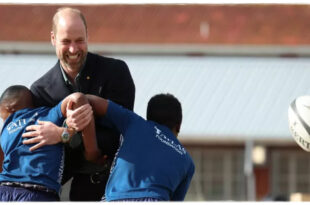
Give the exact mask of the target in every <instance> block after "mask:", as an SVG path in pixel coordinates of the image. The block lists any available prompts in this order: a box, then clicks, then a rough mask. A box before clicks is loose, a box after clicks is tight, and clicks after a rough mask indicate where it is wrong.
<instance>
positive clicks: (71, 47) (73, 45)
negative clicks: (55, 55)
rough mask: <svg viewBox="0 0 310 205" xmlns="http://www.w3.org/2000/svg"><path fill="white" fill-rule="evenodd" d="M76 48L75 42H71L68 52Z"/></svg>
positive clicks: (72, 51) (73, 51) (74, 50)
mask: <svg viewBox="0 0 310 205" xmlns="http://www.w3.org/2000/svg"><path fill="white" fill-rule="evenodd" d="M77 50H78V49H77V45H76V44H75V43H71V44H70V47H69V51H70V53H75V52H76V51H77Z"/></svg>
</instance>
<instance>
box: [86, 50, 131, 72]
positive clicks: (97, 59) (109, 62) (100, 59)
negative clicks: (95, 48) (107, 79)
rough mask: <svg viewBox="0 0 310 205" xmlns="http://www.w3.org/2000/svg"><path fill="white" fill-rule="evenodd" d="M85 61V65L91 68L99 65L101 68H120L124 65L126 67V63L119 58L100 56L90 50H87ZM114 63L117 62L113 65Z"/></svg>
mask: <svg viewBox="0 0 310 205" xmlns="http://www.w3.org/2000/svg"><path fill="white" fill-rule="evenodd" d="M86 63H87V66H90V67H91V68H93V69H97V68H99V67H100V68H101V69H107V70H109V69H112V68H122V67H124V66H125V67H127V65H126V63H125V62H124V61H122V60H120V59H116V58H111V57H106V56H101V55H98V54H94V53H91V52H88V55H87V61H86ZM98 64H100V66H97V65H98ZM115 64H117V66H114V65H115Z"/></svg>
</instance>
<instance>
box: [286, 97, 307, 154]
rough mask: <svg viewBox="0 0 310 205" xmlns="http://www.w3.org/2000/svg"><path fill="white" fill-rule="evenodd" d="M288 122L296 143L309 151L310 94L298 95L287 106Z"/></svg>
mask: <svg viewBox="0 0 310 205" xmlns="http://www.w3.org/2000/svg"><path fill="white" fill-rule="evenodd" d="M288 124H289V129H290V132H291V135H292V137H293V138H294V140H295V141H296V142H297V144H298V145H299V146H300V147H301V148H302V149H304V150H305V151H307V152H310V96H300V97H298V98H296V99H295V100H293V102H292V103H291V104H290V106H289V108H288Z"/></svg>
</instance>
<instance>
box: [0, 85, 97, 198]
mask: <svg viewBox="0 0 310 205" xmlns="http://www.w3.org/2000/svg"><path fill="white" fill-rule="evenodd" d="M87 103H88V101H87V99H86V97H85V96H84V95H83V94H81V93H74V94H71V95H69V96H68V97H66V98H65V99H64V100H63V101H61V102H60V103H58V104H57V105H56V106H54V107H52V108H49V107H39V108H34V106H33V102H32V96H31V92H30V90H29V89H28V88H27V87H25V86H22V85H14V86H10V87H8V88H7V89H6V90H5V91H4V92H3V94H2V96H1V98H0V117H1V118H2V119H3V121H4V125H3V128H2V131H1V148H2V151H3V153H4V161H3V165H2V172H1V173H0V200H1V201H59V192H60V187H61V185H60V183H61V179H62V174H63V166H64V148H63V144H62V143H56V144H54V145H47V146H44V147H40V144H36V145H33V144H23V138H22V134H23V133H24V132H26V127H27V126H29V127H31V126H37V125H36V124H38V122H41V121H50V123H53V124H54V125H55V130H54V132H55V133H58V136H59V139H58V141H59V142H61V141H63V142H66V141H68V139H69V138H70V137H71V136H73V135H74V134H75V133H76V132H75V130H74V129H73V128H70V127H68V128H64V127H57V126H56V125H58V126H61V125H62V123H63V121H64V119H65V117H66V116H67V114H68V113H70V112H72V111H73V110H74V109H79V108H82V107H83V106H86V105H87ZM86 107H87V106H86ZM86 112H87V113H88V114H87V115H88V117H87V118H85V117H84V118H83V119H85V120H86V121H85V120H84V122H81V123H82V124H83V123H84V124H85V123H86V124H87V126H85V127H84V129H83V130H82V137H83V139H84V142H85V151H84V155H85V158H87V159H88V160H90V161H94V162H100V151H99V149H98V147H97V143H96V136H95V127H94V119H93V118H92V117H91V116H92V111H91V110H86ZM84 114H85V113H84ZM55 133H54V134H55Z"/></svg>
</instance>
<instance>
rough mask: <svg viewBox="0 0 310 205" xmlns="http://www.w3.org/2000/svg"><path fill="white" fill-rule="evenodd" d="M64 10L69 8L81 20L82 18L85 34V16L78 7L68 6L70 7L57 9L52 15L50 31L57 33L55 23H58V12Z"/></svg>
mask: <svg viewBox="0 0 310 205" xmlns="http://www.w3.org/2000/svg"><path fill="white" fill-rule="evenodd" d="M64 10H69V11H70V12H72V13H75V14H77V15H78V16H79V17H80V18H81V20H82V22H83V24H84V26H85V31H86V34H87V23H86V19H85V16H84V15H83V13H82V12H81V11H80V10H79V9H75V8H70V7H61V8H59V9H57V12H56V13H55V14H54V16H53V21H52V31H53V32H54V33H55V35H56V33H57V24H58V21H59V13H60V12H61V11H64Z"/></svg>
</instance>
